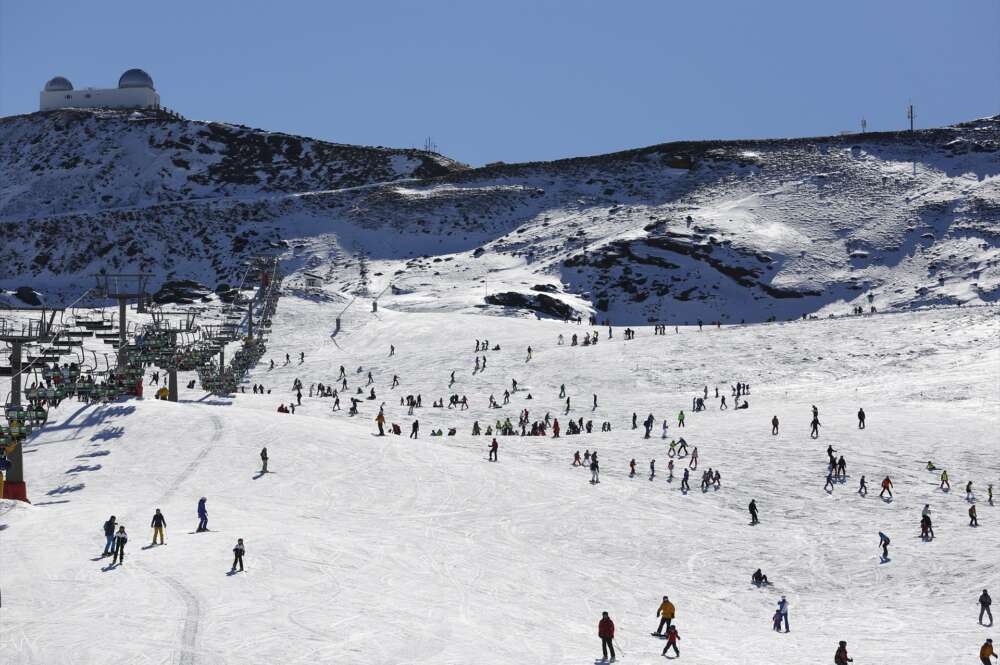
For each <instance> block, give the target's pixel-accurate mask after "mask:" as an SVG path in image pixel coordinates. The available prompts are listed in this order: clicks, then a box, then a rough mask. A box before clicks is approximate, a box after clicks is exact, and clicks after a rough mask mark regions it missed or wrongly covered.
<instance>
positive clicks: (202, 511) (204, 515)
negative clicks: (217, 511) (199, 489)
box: [198, 497, 208, 532]
mask: <svg viewBox="0 0 1000 665" xmlns="http://www.w3.org/2000/svg"><path fill="white" fill-rule="evenodd" d="M198 531H199V532H201V531H208V510H207V509H206V508H205V497H201V498H200V499H198Z"/></svg>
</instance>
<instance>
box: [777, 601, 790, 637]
mask: <svg viewBox="0 0 1000 665" xmlns="http://www.w3.org/2000/svg"><path fill="white" fill-rule="evenodd" d="M778 612H779V613H780V614H781V621H782V622H783V623H784V624H785V632H786V633H787V632H789V631H788V599H787V598H785V597H784V596H782V597H781V600H779V601H778Z"/></svg>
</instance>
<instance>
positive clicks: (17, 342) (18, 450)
mask: <svg viewBox="0 0 1000 665" xmlns="http://www.w3.org/2000/svg"><path fill="white" fill-rule="evenodd" d="M53 318H55V312H53ZM51 328H52V321H46V320H45V311H44V310H42V317H41V318H40V319H39V320H37V321H28V322H27V323H21V324H15V323H12V322H9V321H0V342H7V343H8V344H10V367H11V379H10V401H9V402H8V403H7V404H9V405H10V406H21V372H22V370H23V369H24V367H23V366H22V363H21V357H22V351H23V346H24V344H30V343H37V342H44V341H46V340H48V339H50V337H51V335H50V330H51ZM23 446H24V440H23V439H22V440H20V441H17V442H16V443H15V444H14V447H13V448H12V449H11V450H10V452H9V453H8V455H7V459H8V460H10V468H9V469H7V472H6V474H5V480H4V484H3V498H5V499H16V500H18V501H27V500H28V487H27V484H26V483H25V482H24V456H23V451H22V448H23Z"/></svg>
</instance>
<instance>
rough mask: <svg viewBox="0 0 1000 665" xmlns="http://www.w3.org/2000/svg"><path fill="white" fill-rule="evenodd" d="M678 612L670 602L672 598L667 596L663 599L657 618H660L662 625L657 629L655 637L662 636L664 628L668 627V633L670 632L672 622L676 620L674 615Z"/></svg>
mask: <svg viewBox="0 0 1000 665" xmlns="http://www.w3.org/2000/svg"><path fill="white" fill-rule="evenodd" d="M675 613H676V610H675V609H674V604H673V603H671V602H670V598H668V597H667V596H664V597H663V602H662V603H660V607H659V608H658V609H657V610H656V616H658V617H660V625H659V626H658V627H657V629H656V632H655V633H653V635H657V636H659V635H662V634H663V627H664V626H666V628H667V631H668V632H669V631H670V622H671V621H673V620H674V614H675Z"/></svg>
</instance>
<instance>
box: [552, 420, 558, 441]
mask: <svg viewBox="0 0 1000 665" xmlns="http://www.w3.org/2000/svg"><path fill="white" fill-rule="evenodd" d="M552 438H553V439H558V438H559V419H558V418H556V419H555V420H553V421H552Z"/></svg>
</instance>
